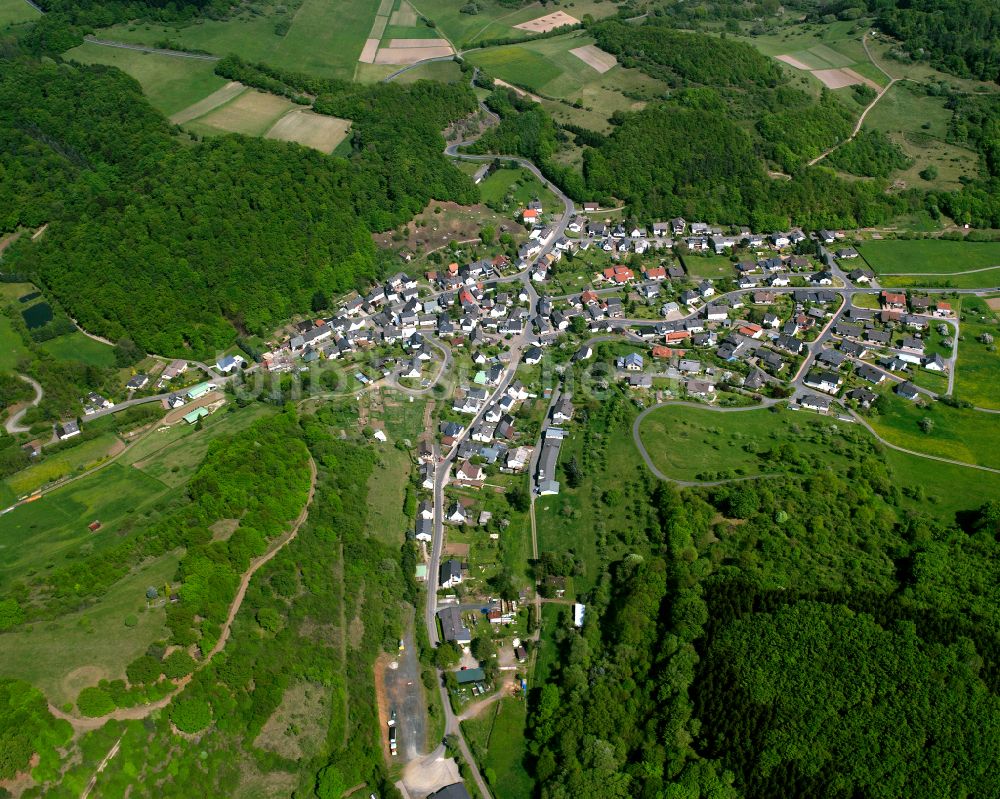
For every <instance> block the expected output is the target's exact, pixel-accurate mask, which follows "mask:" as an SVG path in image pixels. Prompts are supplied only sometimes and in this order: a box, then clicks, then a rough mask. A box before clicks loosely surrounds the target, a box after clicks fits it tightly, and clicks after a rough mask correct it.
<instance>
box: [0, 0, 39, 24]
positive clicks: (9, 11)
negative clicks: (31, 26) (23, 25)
mask: <svg viewBox="0 0 1000 799" xmlns="http://www.w3.org/2000/svg"><path fill="white" fill-rule="evenodd" d="M38 16H39V14H38V12H37V11H36V10H35V9H34V8H32V7H31V6H29V5H28V4H27V3H25V2H24V0H0V28H5V27H7V26H8V25H16V24H17V23H19V22H29V21H31V20H33V19H37V18H38Z"/></svg>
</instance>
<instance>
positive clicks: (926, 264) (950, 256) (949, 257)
mask: <svg viewBox="0 0 1000 799" xmlns="http://www.w3.org/2000/svg"><path fill="white" fill-rule="evenodd" d="M858 251H859V252H860V253H861V256H862V258H864V260H865V261H867V262H868V265H869V266H871V268H872V269H873V270H874V271H875V273H876V274H877V275H879V278H880V280H881V279H882V277H883V276H884V275H920V276H924V277H927V278H932V277H940V278H942V279H947V278H948V277H949V276H951V275H954V273H956V272H968V271H971V270H974V269H985V268H988V267H994V266H1000V242H973V241H946V240H943V239H916V240H912V241H890V240H882V241H866V242H863V243H862V244H861V245H860V246H859V247H858ZM984 274H986V275H989V277H990V279H993V278H997V279H1000V274H998V275H990V273H984ZM986 285H997V284H995V283H992V282H990V283H987V284H986Z"/></svg>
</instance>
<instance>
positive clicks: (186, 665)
mask: <svg viewBox="0 0 1000 799" xmlns="http://www.w3.org/2000/svg"><path fill="white" fill-rule="evenodd" d="M194 667H195V662H194V658H193V657H191V656H190V655H189V654H188V653H187V652H185V651H184V650H183V649H178V650H177V651H175V652H171V653H170V654H169V655H168V656H167V659H166V660H164V661H163V673H164V674H166V675H167V677H169V678H170V679H172V680H176V679H178V678H180V677H183V676H185V675H187V674H190V673H191V672H192V671H194Z"/></svg>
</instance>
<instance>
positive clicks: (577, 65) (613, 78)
mask: <svg viewBox="0 0 1000 799" xmlns="http://www.w3.org/2000/svg"><path fill="white" fill-rule="evenodd" d="M568 11H569V12H570V13H575V9H572V8H571V9H568ZM593 43H594V40H593V38H592V37H590V36H587V35H586V33H585V32H582V31H578V32H575V33H570V34H567V35H566V36H558V37H555V38H552V39H543V40H541V41H537V42H529V43H526V44H518V45H508V46H506V47H496V48H490V49H487V50H478V51H474V52H471V53H469V54H468V55H467V56H466V57H467V59H468V60H469V61H470V62H471V63H473V64H476V65H478V66H480V67H482V68H484V69H485V70H486V71H487V72H488V73H489V74H490V75H492V76H493V77H495V78H500V79H502V80H505V81H508V82H509V83H513V84H517V85H519V86H525V87H528V88H530V89H531V90H532V91H535V92H538V93H539V94H540V95H541V96H542V97H543V98H552V99H544V100H543V103H542V104H543V105H544V106H545V108H546V110H548V111H549V112H550V113H551V114H552V115H553V116H554V117H555V119H556V120H557V121H559V122H572V123H575V124H578V125H582V126H584V127H587V128H591V129H593V130H597V131H607V130H609V129H610V124H609V122H608V119H609V117H610V116H611V114H612V113H613V112H615V111H634V110H638V109H640V108H642V107H643V105H644V103H643V102H642V101H641V100H636V99H634V96H635V93H638V94H639V95H640V96H641V95H646V96H648V97H650V98H653V97H658V96H660V95H662V93H663V92H664V91H665V89H666V86H665V84H663V83H662V82H660V81H657V80H655V79H653V78H650V77H648V76H647V75H645V74H643V73H642V72H640V71H639V70H637V69H626V68H625V67H622V66H615V67H612V68H611V69H610V70H608V71H607V72H604V73H600V72H598V71H597V70H595V69H594V68H592V67H590V66H588V65H587V64H585V63H584V62H583V61H582V60H580V59H579V58H578V57H577V56H575V55H573V53H571V52H570V51H571V50H574V49H576V48H578V47H584V46H586V45H592V44H593ZM623 92H629V93H630V94H633V97H626V96H625V94H624V93H623ZM559 101H562V102H559ZM577 101H579V105H580V107H579V108H576V107H574V106H573V105H572V104H574V103H576V102H577Z"/></svg>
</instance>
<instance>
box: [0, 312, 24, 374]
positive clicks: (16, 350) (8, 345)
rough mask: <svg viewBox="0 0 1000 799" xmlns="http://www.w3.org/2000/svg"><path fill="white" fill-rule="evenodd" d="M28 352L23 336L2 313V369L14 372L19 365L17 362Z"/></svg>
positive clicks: (0, 336)
mask: <svg viewBox="0 0 1000 799" xmlns="http://www.w3.org/2000/svg"><path fill="white" fill-rule="evenodd" d="M27 354H28V348H27V347H25V346H24V342H23V341H22V340H21V336H20V335H19V334H18V332H17V331H16V330H14V326H13V325H12V324H11V321H10V319H8V318H7V317H6V316H4V315H2V314H0V370H2V371H5V372H12V371H14V369H15V368H16V367H17V362H18V361H19V360H20V359H21V358H23V357H25V356H26V355H27Z"/></svg>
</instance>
